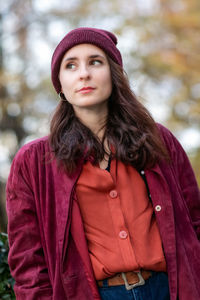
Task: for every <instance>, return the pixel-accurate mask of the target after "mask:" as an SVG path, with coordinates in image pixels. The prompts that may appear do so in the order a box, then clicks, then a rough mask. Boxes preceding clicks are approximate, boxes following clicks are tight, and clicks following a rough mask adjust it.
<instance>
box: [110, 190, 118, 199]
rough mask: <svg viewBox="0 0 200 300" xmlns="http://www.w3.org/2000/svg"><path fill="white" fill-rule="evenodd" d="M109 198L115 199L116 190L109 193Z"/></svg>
mask: <svg viewBox="0 0 200 300" xmlns="http://www.w3.org/2000/svg"><path fill="white" fill-rule="evenodd" d="M110 197H111V198H116V197H117V191H116V190H112V191H110Z"/></svg>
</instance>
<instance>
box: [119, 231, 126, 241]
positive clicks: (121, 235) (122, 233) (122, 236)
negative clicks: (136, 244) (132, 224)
mask: <svg viewBox="0 0 200 300" xmlns="http://www.w3.org/2000/svg"><path fill="white" fill-rule="evenodd" d="M127 236H128V233H127V232H126V231H124V230H122V231H120V233H119V237H120V239H126V238H127Z"/></svg>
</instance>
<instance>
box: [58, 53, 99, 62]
mask: <svg viewBox="0 0 200 300" xmlns="http://www.w3.org/2000/svg"><path fill="white" fill-rule="evenodd" d="M98 57H100V58H103V59H105V57H104V56H102V55H100V54H94V55H90V56H89V58H98ZM77 59H78V57H76V56H74V57H68V58H66V59H65V60H64V61H69V60H77Z"/></svg>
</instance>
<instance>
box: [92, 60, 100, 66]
mask: <svg viewBox="0 0 200 300" xmlns="http://www.w3.org/2000/svg"><path fill="white" fill-rule="evenodd" d="M91 64H92V65H101V64H102V61H100V60H98V59H95V60H92V61H91Z"/></svg>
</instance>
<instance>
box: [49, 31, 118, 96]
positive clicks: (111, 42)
mask: <svg viewBox="0 0 200 300" xmlns="http://www.w3.org/2000/svg"><path fill="white" fill-rule="evenodd" d="M84 43H86V44H87V43H88V44H93V45H95V46H97V47H99V48H101V49H102V50H103V51H105V53H106V54H108V55H109V56H110V57H111V58H112V59H113V60H114V61H115V62H116V63H117V64H119V65H120V66H122V57H121V54H120V52H119V50H118V49H117V47H116V45H117V38H116V36H115V35H114V34H113V33H111V32H109V31H106V30H102V29H97V28H88V27H80V28H77V29H74V30H72V31H70V32H69V33H68V34H67V35H66V36H65V37H64V38H63V39H62V40H61V42H60V43H59V44H58V46H57V47H56V49H55V51H54V53H53V56H52V61H51V79H52V82H53V85H54V88H55V90H56V92H57V93H59V92H60V91H61V85H60V81H59V78H58V75H59V71H60V64H61V61H62V58H63V56H64V55H65V53H66V51H67V50H69V49H70V48H72V47H74V46H76V45H79V44H84Z"/></svg>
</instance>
